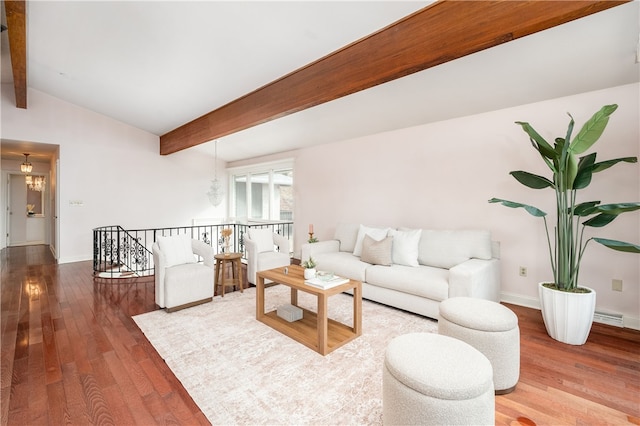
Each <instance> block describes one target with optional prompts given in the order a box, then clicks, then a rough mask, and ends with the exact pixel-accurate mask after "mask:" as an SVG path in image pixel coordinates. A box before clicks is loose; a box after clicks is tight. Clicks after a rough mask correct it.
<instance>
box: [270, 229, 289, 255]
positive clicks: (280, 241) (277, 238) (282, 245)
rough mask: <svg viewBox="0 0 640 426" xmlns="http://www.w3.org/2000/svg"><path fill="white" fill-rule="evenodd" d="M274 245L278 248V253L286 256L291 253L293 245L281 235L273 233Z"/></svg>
mask: <svg viewBox="0 0 640 426" xmlns="http://www.w3.org/2000/svg"><path fill="white" fill-rule="evenodd" d="M273 243H274V244H275V245H277V246H278V251H279V252H280V253H284V254H287V255H288V254H290V253H291V244H290V243H289V239H288V238H286V237H284V236H282V235H280V234H276V233H275V232H274V233H273Z"/></svg>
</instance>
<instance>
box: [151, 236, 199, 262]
mask: <svg viewBox="0 0 640 426" xmlns="http://www.w3.org/2000/svg"><path fill="white" fill-rule="evenodd" d="M158 247H159V248H160V251H161V252H162V253H164V259H165V261H166V263H167V264H166V267H167V268H169V267H171V266H175V265H182V264H184V263H196V258H195V256H194V255H193V248H191V237H189V236H188V235H185V234H181V235H174V236H170V237H158Z"/></svg>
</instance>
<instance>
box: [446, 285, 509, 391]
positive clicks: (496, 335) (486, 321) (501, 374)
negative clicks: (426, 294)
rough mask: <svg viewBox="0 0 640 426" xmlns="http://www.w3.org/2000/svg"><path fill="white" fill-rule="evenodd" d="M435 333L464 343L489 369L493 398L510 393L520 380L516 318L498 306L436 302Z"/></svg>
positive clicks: (469, 301)
mask: <svg viewBox="0 0 640 426" xmlns="http://www.w3.org/2000/svg"><path fill="white" fill-rule="evenodd" d="M438 333H439V334H441V335H444V336H451V337H455V338H456V339H460V340H462V341H463V342H467V343H468V344H470V345H471V346H473V347H474V348H476V349H477V350H479V351H480V352H482V353H483V354H484V355H485V356H486V357H487V358H488V359H489V361H490V362H491V365H492V367H493V384H494V386H495V393H496V394H497V395H500V394H505V393H509V392H511V391H513V390H514V389H515V387H516V384H517V383H518V379H519V377H520V329H519V328H518V317H517V316H516V314H514V313H513V311H512V310H511V309H509V308H507V307H506V306H503V305H501V304H499V303H496V302H492V301H490V300H484V299H474V298H471V297H452V298H450V299H446V300H443V301H442V302H440V318H439V320H438Z"/></svg>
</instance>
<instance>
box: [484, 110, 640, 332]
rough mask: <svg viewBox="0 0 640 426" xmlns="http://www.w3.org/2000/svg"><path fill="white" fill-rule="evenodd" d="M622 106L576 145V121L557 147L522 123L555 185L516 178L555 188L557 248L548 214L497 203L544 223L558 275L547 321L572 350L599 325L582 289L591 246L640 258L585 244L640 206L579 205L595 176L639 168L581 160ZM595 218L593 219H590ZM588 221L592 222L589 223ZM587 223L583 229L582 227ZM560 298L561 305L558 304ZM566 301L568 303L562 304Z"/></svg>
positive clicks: (591, 295)
mask: <svg viewBox="0 0 640 426" xmlns="http://www.w3.org/2000/svg"><path fill="white" fill-rule="evenodd" d="M617 108H618V106H617V105H615V104H614V105H605V106H603V107H602V108H601V109H600V111H598V112H597V113H595V114H594V115H593V116H592V117H591V118H590V119H589V120H588V121H587V122H586V123H585V124H584V125H583V127H582V129H581V130H580V132H578V134H577V135H576V136H575V137H574V138H573V139H571V133H572V131H573V126H574V121H573V117H571V115H569V117H570V118H571V120H570V122H569V126H568V129H567V133H566V136H565V137H564V138H562V137H559V138H557V139H556V140H555V144H554V146H551V145H550V144H549V143H548V142H547V141H546V140H544V139H543V138H542V136H540V135H539V134H538V133H537V132H536V131H535V130H534V129H533V127H531V125H530V124H529V123H526V122H516V124H518V125H520V126H521V127H522V129H523V130H524V131H525V132H526V133H527V134H528V135H529V140H530V141H531V144H532V145H533V147H534V148H535V150H536V151H537V152H538V153H539V154H540V155H541V157H542V159H543V160H544V162H545V164H546V165H547V167H549V169H551V171H552V173H553V175H552V178H551V179H547V178H545V177H543V176H538V175H535V174H532V173H528V172H524V171H512V172H511V173H510V174H511V175H512V176H513V177H514V178H515V179H516V180H517V181H518V182H520V183H521V184H523V185H525V186H527V187H529V188H533V189H542V188H553V189H554V192H555V194H554V195H555V199H556V227H555V231H554V233H555V235H554V236H555V238H554V241H555V245H552V243H551V237H550V235H549V228H548V227H547V219H546V215H547V213H545V212H543V211H542V210H540V209H538V208H536V207H533V206H530V205H526V204H521V203H517V202H513V201H508V200H503V199H499V198H492V199H490V200H489V202H490V203H501V204H502V205H504V206H507V207H511V208H518V207H522V208H524V209H525V210H526V211H527V212H528V213H529V214H531V215H533V216H535V217H542V218H543V220H544V225H545V230H546V234H547V242H548V244H549V257H550V260H551V269H552V271H553V279H554V282H552V283H539V285H538V291H539V296H540V304H541V308H542V315H543V319H544V323H545V327H546V329H547V333H548V334H549V335H550V336H551V337H552V338H554V339H556V340H558V341H561V342H563V343H568V344H572V345H581V344H583V343H584V342H586V340H587V337H588V336H589V331H590V330H591V324H592V322H593V314H594V312H595V300H596V294H595V291H593V289H590V288H588V287H584V286H578V279H579V272H580V261H581V260H582V256H583V254H584V251H585V249H586V247H587V244H588V243H589V241H591V240H594V241H596V242H598V243H600V244H602V245H604V246H606V247H609V248H611V249H613V250H617V251H623V252H628V253H640V246H638V245H635V244H631V243H625V242H622V241H616V240H610V239H605V238H596V237H590V238H587V240H586V241H584V230H585V226H589V227H594V228H601V227H603V226H605V225H607V224H609V223H610V222H612V221H613V220H614V219H615V218H616V217H617V216H618V215H619V214H622V213H626V212H630V211H634V210H638V209H640V203H638V202H635V203H616V204H602V205H601V204H600V201H587V202H581V203H579V204H576V201H577V192H578V190H579V189H584V188H586V187H587V186H589V184H590V183H591V180H592V178H593V175H594V173H596V172H601V171H603V170H606V169H608V168H609V167H612V166H614V165H616V164H618V163H621V162H625V163H636V162H637V161H638V159H637V157H623V158H616V159H613V160H608V161H602V162H599V163H596V153H595V152H593V153H591V154H588V155H585V156H584V157H580V158H579V159H578V158H577V157H576V156H577V155H579V154H582V153H584V152H585V151H587V150H588V149H589V148H591V146H592V145H593V144H594V143H595V142H596V141H597V140H598V139H599V138H600V136H601V135H602V133H603V132H604V129H605V127H606V126H607V123H608V122H609V116H610V115H611V114H613V112H614V111H615V110H616V109H617ZM589 216H593V217H591V218H589V219H587V217H589ZM585 219H586V220H585ZM581 220H583V221H582V223H580V221H581ZM556 298H559V299H556ZM562 299H564V301H562V302H561V301H560V300H562Z"/></svg>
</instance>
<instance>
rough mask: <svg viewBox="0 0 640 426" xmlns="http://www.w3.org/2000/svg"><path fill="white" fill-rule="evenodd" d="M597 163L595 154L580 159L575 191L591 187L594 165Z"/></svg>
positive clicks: (574, 183) (574, 185)
mask: <svg viewBox="0 0 640 426" xmlns="http://www.w3.org/2000/svg"><path fill="white" fill-rule="evenodd" d="M595 162H596V153H595V152H594V153H591V154H589V155H587V156H585V157H582V158H580V162H579V163H578V173H577V174H576V179H575V180H574V182H573V189H583V188H586V187H587V186H589V184H590V183H591V177H592V176H593V165H594V163H595Z"/></svg>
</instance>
